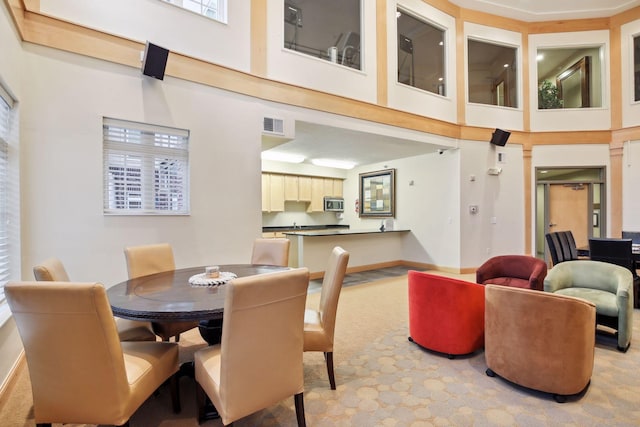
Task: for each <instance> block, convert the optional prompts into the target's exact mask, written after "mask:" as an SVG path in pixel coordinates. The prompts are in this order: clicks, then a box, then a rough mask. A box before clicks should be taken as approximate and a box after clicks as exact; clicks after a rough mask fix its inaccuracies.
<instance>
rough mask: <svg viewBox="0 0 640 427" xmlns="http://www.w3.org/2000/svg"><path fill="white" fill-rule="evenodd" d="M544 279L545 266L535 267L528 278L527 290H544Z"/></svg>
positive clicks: (545, 273)
mask: <svg viewBox="0 0 640 427" xmlns="http://www.w3.org/2000/svg"><path fill="white" fill-rule="evenodd" d="M545 277H547V265H546V264H538V265H536V266H535V267H534V269H533V271H532V272H531V276H529V288H531V289H535V290H537V291H542V290H543V289H544V279H545Z"/></svg>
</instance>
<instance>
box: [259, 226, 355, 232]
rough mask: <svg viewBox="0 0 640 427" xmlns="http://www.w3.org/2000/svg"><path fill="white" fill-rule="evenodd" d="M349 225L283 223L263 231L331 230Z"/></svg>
mask: <svg viewBox="0 0 640 427" xmlns="http://www.w3.org/2000/svg"><path fill="white" fill-rule="evenodd" d="M348 228H349V226H348V225H344V224H333V225H296V226H295V227H294V226H293V225H283V226H271V227H262V231H263V232H265V233H268V232H270V231H308V230H329V229H348Z"/></svg>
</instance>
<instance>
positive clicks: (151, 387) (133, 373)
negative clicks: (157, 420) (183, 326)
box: [5, 282, 180, 426]
mask: <svg viewBox="0 0 640 427" xmlns="http://www.w3.org/2000/svg"><path fill="white" fill-rule="evenodd" d="M5 294H6V298H7V302H8V304H9V307H10V309H11V312H12V314H13V317H14V319H15V322H16V325H17V327H18V331H19V333H20V337H21V338H22V343H23V345H24V351H25V355H26V362H27V366H28V369H29V377H30V379H31V388H32V393H33V413H34V418H35V422H36V424H37V425H38V426H51V424H52V423H65V424H66V423H70V424H109V425H123V424H124V425H127V424H128V420H129V418H130V417H131V416H132V415H133V414H134V412H135V411H136V410H137V409H138V407H140V405H141V404H142V403H143V402H144V401H145V400H147V398H149V396H151V395H152V394H153V393H154V392H155V391H156V390H157V389H158V388H159V387H160V386H161V385H162V384H163V383H164V382H165V381H167V380H170V381H169V382H170V385H171V398H172V402H173V409H174V412H179V411H180V400H179V393H178V380H177V377H176V375H175V374H176V373H177V372H178V345H177V344H175V343H166V342H148V341H137V342H121V341H120V340H119V339H118V332H117V330H116V325H115V322H114V319H113V314H112V312H111V306H110V305H109V301H108V299H107V294H106V291H105V289H104V286H103V285H102V284H100V283H74V282H48V283H44V282H12V283H9V284H7V285H6V286H5Z"/></svg>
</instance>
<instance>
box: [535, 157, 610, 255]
mask: <svg viewBox="0 0 640 427" xmlns="http://www.w3.org/2000/svg"><path fill="white" fill-rule="evenodd" d="M604 177H605V168H604V167H594V168H541V167H537V168H536V232H535V233H536V256H537V257H538V258H541V259H544V260H549V258H550V257H549V255H548V249H547V247H546V241H545V237H544V236H545V234H546V233H549V232H553V231H564V230H570V231H571V232H572V233H573V236H574V238H575V240H576V246H577V247H578V248H580V247H586V246H588V245H589V238H590V237H602V236H604V235H605V234H606V233H605V232H604V230H605V227H604V224H606V209H605V208H606V206H605V200H606V197H605V194H604V191H605V181H604Z"/></svg>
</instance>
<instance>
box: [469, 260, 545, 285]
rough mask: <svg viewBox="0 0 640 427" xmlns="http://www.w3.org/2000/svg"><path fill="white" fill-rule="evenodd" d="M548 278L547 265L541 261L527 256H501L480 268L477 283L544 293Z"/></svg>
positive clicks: (477, 272)
mask: <svg viewBox="0 0 640 427" xmlns="http://www.w3.org/2000/svg"><path fill="white" fill-rule="evenodd" d="M546 276H547V263H545V262H544V261H543V260H541V259H538V258H534V257H532V256H527V255H500V256H495V257H493V258H490V259H489V260H487V262H485V263H484V264H482V265H481V266H480V267H479V268H478V270H477V271H476V282H477V283H480V284H482V285H486V284H488V283H493V284H494V285H503V286H511V287H513V288H525V289H535V290H537V291H542V290H543V289H544V278H545V277H546Z"/></svg>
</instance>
